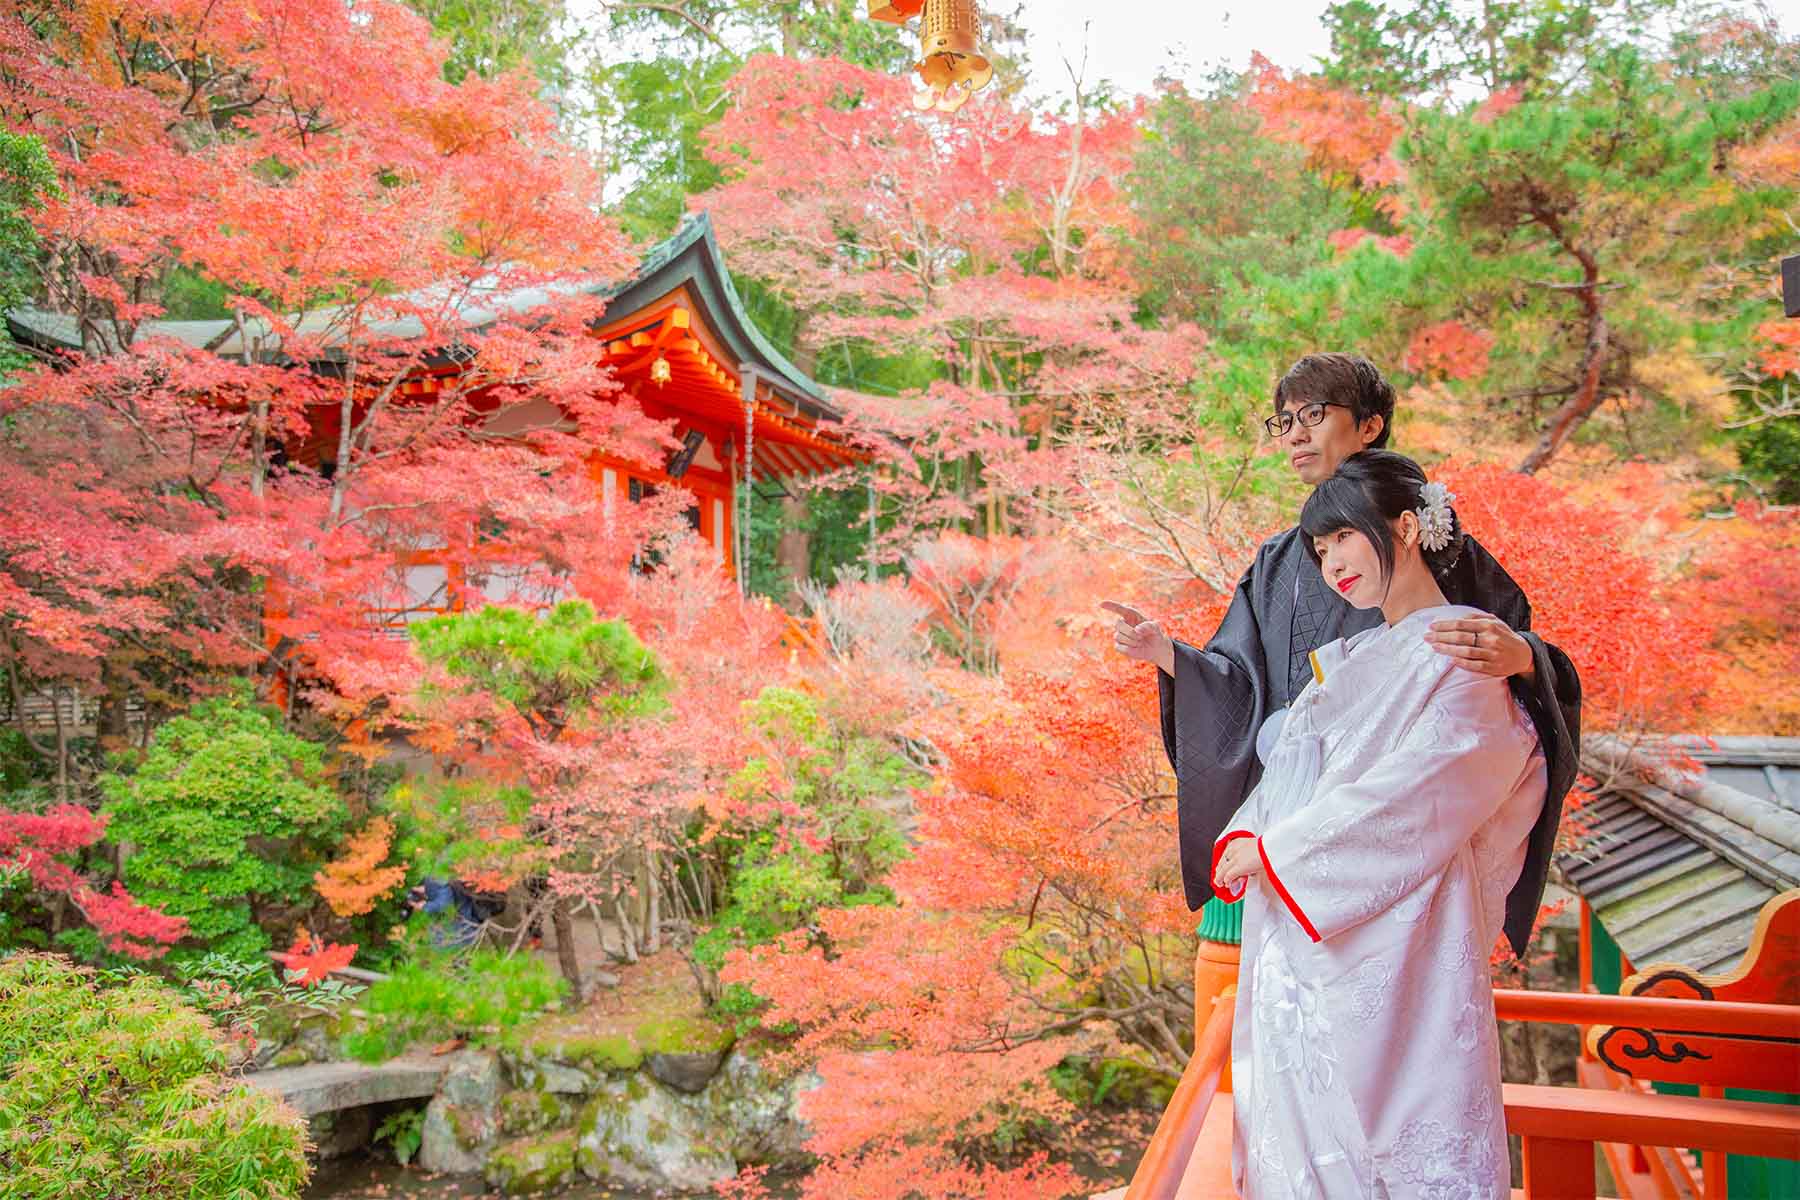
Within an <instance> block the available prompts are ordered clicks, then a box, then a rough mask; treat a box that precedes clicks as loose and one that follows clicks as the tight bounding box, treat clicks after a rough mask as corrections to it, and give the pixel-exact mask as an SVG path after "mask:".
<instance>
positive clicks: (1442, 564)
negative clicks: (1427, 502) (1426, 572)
mask: <svg viewBox="0 0 1800 1200" xmlns="http://www.w3.org/2000/svg"><path fill="white" fill-rule="evenodd" d="M1424 486H1425V470H1424V468H1422V467H1421V466H1419V464H1418V463H1416V462H1414V461H1413V460H1412V459H1410V458H1408V457H1406V455H1404V454H1395V453H1394V452H1393V451H1392V450H1359V451H1357V452H1356V453H1355V454H1352V455H1351V456H1350V457H1349V458H1346V459H1345V460H1344V461H1343V462H1342V463H1340V464H1338V469H1337V470H1336V471H1334V472H1332V475H1331V478H1329V479H1327V480H1325V482H1323V483H1321V484H1320V485H1319V486H1318V487H1317V488H1315V489H1314V490H1313V494H1312V495H1311V496H1309V497H1307V500H1306V505H1305V507H1303V508H1302V509H1301V510H1300V533H1301V535H1302V537H1303V539H1304V541H1305V543H1306V552H1307V554H1309V555H1311V556H1312V560H1313V565H1314V566H1317V565H1319V552H1318V550H1317V549H1316V548H1315V547H1314V545H1313V543H1314V541H1315V540H1316V539H1318V538H1322V537H1328V536H1329V535H1331V534H1334V533H1336V532H1337V531H1338V530H1340V529H1354V530H1355V531H1356V532H1358V533H1360V534H1362V535H1363V536H1364V537H1366V538H1368V539H1369V541H1370V543H1371V544H1372V545H1373V546H1374V547H1375V555H1376V557H1377V558H1378V559H1380V561H1381V572H1382V578H1383V579H1385V580H1388V581H1389V582H1391V581H1392V580H1393V578H1394V527H1393V525H1392V522H1394V521H1397V520H1399V519H1400V516H1401V514H1403V513H1406V512H1408V511H1412V510H1416V509H1417V508H1418V507H1419V505H1420V503H1421V501H1420V498H1419V490H1420V489H1421V488H1423V487H1424ZM1462 543H1463V528H1462V520H1461V519H1460V518H1459V517H1457V515H1456V510H1455V509H1454V508H1452V509H1451V510H1450V544H1449V545H1447V546H1445V547H1444V548H1443V549H1442V550H1422V551H1421V553H1422V554H1423V555H1424V558H1425V565H1426V566H1427V567H1429V568H1430V570H1431V573H1432V574H1433V575H1434V576H1436V577H1437V578H1439V579H1443V578H1445V577H1446V576H1448V575H1449V574H1450V568H1452V567H1454V566H1455V565H1456V560H1457V558H1458V557H1459V556H1460V555H1461V554H1462Z"/></svg>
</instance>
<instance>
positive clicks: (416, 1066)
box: [244, 1058, 446, 1117]
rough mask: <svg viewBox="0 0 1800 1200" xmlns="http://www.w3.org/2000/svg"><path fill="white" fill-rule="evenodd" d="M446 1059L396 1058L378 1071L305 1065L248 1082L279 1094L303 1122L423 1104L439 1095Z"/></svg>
mask: <svg viewBox="0 0 1800 1200" xmlns="http://www.w3.org/2000/svg"><path fill="white" fill-rule="evenodd" d="M445 1066H446V1063H445V1062H444V1060H442V1059H408V1058H397V1059H395V1060H394V1061H392V1062H386V1063H382V1064H381V1065H380V1066H370V1065H369V1064H367V1063H352V1062H334V1063H307V1064H306V1065H305V1066H299V1067H275V1068H272V1069H271V1070H267V1071H251V1072H250V1073H248V1074H246V1075H245V1076H244V1082H246V1083H252V1084H255V1085H256V1086H257V1087H261V1088H267V1089H268V1090H270V1091H272V1092H276V1093H278V1094H279V1095H280V1096H281V1098H282V1099H284V1100H286V1101H287V1102H288V1103H289V1104H290V1105H292V1106H293V1108H294V1110H295V1111H296V1112H298V1113H299V1114H300V1115H301V1116H303V1117H311V1116H316V1115H318V1114H319V1113H327V1112H337V1111H338V1110H340V1109H345V1108H360V1107H362V1106H363V1105H365V1104H383V1103H386V1102H387V1101H389V1100H423V1099H426V1098H428V1097H430V1096H432V1095H433V1094H435V1093H436V1092H437V1088H438V1083H439V1081H440V1080H442V1079H443V1077H444V1069H445Z"/></svg>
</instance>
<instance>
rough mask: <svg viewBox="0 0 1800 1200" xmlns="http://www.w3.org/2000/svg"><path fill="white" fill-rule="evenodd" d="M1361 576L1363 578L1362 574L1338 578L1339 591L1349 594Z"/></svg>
mask: <svg viewBox="0 0 1800 1200" xmlns="http://www.w3.org/2000/svg"><path fill="white" fill-rule="evenodd" d="M1361 578H1362V576H1361V575H1352V576H1350V577H1349V578H1348V579H1340V580H1338V585H1337V589H1338V591H1340V592H1342V593H1343V594H1344V595H1346V596H1348V595H1349V594H1350V589H1351V588H1353V587H1355V586H1356V581H1357V580H1359V579H1361Z"/></svg>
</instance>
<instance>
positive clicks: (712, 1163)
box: [575, 1075, 737, 1191]
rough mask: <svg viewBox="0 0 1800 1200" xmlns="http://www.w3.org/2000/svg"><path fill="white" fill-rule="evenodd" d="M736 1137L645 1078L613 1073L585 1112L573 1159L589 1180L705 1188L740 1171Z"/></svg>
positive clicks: (677, 1188)
mask: <svg viewBox="0 0 1800 1200" xmlns="http://www.w3.org/2000/svg"><path fill="white" fill-rule="evenodd" d="M731 1141H732V1134H731V1130H730V1129H728V1128H724V1127H721V1126H719V1125H717V1124H715V1123H713V1122H712V1121H710V1120H708V1116H707V1114H706V1113H705V1112H704V1111H703V1110H702V1109H701V1108H700V1107H699V1106H698V1105H695V1104H692V1103H690V1102H687V1101H686V1100H685V1099H684V1098H683V1097H679V1096H677V1095H676V1094H674V1093H672V1092H670V1091H667V1090H665V1089H664V1088H661V1087H658V1086H656V1085H655V1084H654V1083H649V1082H646V1081H645V1079H644V1077H643V1076H642V1075H632V1076H628V1077H626V1078H623V1079H620V1078H609V1079H608V1080H606V1082H605V1083H604V1084H603V1085H602V1086H601V1090H600V1091H599V1093H598V1094H596V1095H595V1097H594V1098H593V1099H592V1100H591V1101H589V1103H588V1105H587V1107H586V1108H584V1109H582V1112H581V1118H580V1120H579V1122H578V1123H577V1126H576V1150H575V1163H576V1166H578V1167H579V1168H580V1169H581V1172H582V1174H584V1175H586V1176H588V1177H589V1178H590V1179H596V1180H601V1181H606V1182H612V1183H619V1184H626V1185H629V1186H632V1187H643V1188H670V1189H674V1190H677V1191H699V1190H702V1189H705V1188H709V1187H711V1186H712V1185H713V1184H715V1183H718V1182H721V1181H723V1180H726V1179H730V1178H731V1177H732V1176H734V1175H736V1174H737V1162H736V1161H735V1160H734V1159H733V1158H732V1156H731Z"/></svg>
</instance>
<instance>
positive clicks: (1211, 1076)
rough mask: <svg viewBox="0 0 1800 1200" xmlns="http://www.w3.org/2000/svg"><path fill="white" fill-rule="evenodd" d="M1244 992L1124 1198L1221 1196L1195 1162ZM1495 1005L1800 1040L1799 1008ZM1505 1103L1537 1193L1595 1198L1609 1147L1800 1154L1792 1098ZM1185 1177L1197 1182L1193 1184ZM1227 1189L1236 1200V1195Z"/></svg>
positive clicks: (1209, 1039)
mask: <svg viewBox="0 0 1800 1200" xmlns="http://www.w3.org/2000/svg"><path fill="white" fill-rule="evenodd" d="M1234 999H1235V993H1234V992H1232V991H1228V992H1227V993H1226V994H1225V995H1223V996H1220V997H1219V998H1218V1000H1217V1001H1216V1002H1215V1003H1214V1007H1213V1011H1212V1013H1211V1014H1210V1016H1209V1018H1208V1020H1207V1022H1206V1025H1205V1028H1204V1031H1203V1032H1202V1033H1201V1035H1200V1038H1199V1040H1198V1042H1197V1043H1196V1045H1195V1047H1194V1056H1193V1059H1192V1060H1191V1061H1190V1062H1189V1064H1188V1068H1187V1070H1186V1072H1184V1073H1183V1075H1182V1078H1181V1083H1180V1084H1179V1085H1178V1086H1177V1088H1176V1090H1175V1094H1174V1096H1173V1097H1172V1098H1171V1099H1170V1101H1169V1106H1168V1109H1167V1110H1166V1111H1165V1112H1164V1113H1163V1118H1162V1120H1161V1122H1160V1123H1159V1124H1158V1125H1157V1128H1156V1133H1155V1135H1154V1136H1153V1137H1152V1138H1151V1141H1150V1146H1149V1149H1148V1150H1147V1151H1146V1152H1145V1155H1144V1159H1143V1161H1142V1163H1141V1164H1140V1165H1139V1167H1138V1169H1137V1172H1136V1174H1135V1175H1133V1177H1132V1181H1131V1187H1130V1189H1129V1190H1128V1191H1127V1192H1126V1194H1125V1195H1126V1200H1201V1197H1202V1196H1205V1197H1206V1198H1207V1200H1211V1197H1212V1196H1213V1194H1214V1193H1213V1191H1211V1190H1210V1189H1202V1190H1196V1189H1195V1188H1194V1186H1193V1184H1192V1178H1191V1176H1192V1174H1193V1173H1192V1172H1191V1171H1190V1164H1189V1160H1190V1158H1191V1157H1192V1156H1193V1153H1194V1149H1195V1146H1196V1144H1197V1143H1198V1142H1199V1138H1200V1131H1201V1128H1202V1126H1203V1125H1204V1124H1205V1121H1206V1115H1207V1112H1208V1110H1209V1109H1210V1108H1211V1107H1212V1105H1213V1101H1214V1098H1215V1096H1216V1095H1217V1093H1218V1087H1219V1080H1220V1076H1221V1074H1222V1073H1223V1071H1224V1069H1225V1064H1226V1061H1227V1059H1228V1057H1229V1054H1230V1048H1231V1017H1232V1008H1233V1001H1234ZM1494 1008H1495V1012H1496V1015H1497V1016H1498V1017H1499V1019H1500V1020H1503V1021H1537V1022H1551V1023H1559V1024H1568V1025H1580V1026H1629V1027H1632V1028H1635V1029H1642V1030H1646V1031H1650V1032H1653V1033H1657V1034H1662V1035H1665V1036H1679V1035H1684V1034H1685V1035H1689V1036H1695V1035H1714V1036H1717V1035H1730V1036H1735V1037H1742V1038H1751V1039H1766V1040H1767V1042H1768V1043H1769V1046H1770V1050H1771V1052H1772V1053H1791V1052H1792V1050H1791V1047H1792V1045H1793V1043H1794V1042H1795V1040H1796V1039H1800V1008H1797V1007H1794V1006H1790V1005H1784V1004H1749V1003H1732V1002H1725V1001H1711V1000H1680V999H1664V998H1660V997H1647V996H1602V995H1597V994H1592V993H1587V994H1580V993H1572V992H1531V991H1517V990H1512V989H1504V988H1496V989H1495V991H1494ZM1504 1099H1505V1104H1506V1127H1507V1129H1508V1131H1510V1132H1512V1133H1516V1134H1518V1135H1519V1137H1520V1140H1521V1142H1522V1143H1523V1148H1524V1175H1525V1178H1524V1184H1525V1187H1524V1192H1523V1195H1524V1196H1525V1197H1526V1198H1527V1200H1593V1197H1594V1195H1595V1188H1594V1162H1595V1158H1594V1152H1595V1146H1596V1145H1597V1144H1600V1143H1620V1144H1624V1145H1630V1146H1673V1147H1680V1148H1683V1149H1687V1150H1700V1151H1717V1152H1720V1153H1727V1154H1748V1155H1755V1156H1757V1157H1763V1158H1785V1159H1800V1108H1795V1107H1792V1106H1788V1105H1781V1104H1761V1103H1756V1102H1754V1101H1747V1100H1725V1099H1718V1098H1713V1097H1689V1096H1663V1095H1656V1094H1653V1093H1650V1092H1647V1091H1637V1090H1615V1089H1607V1088H1590V1087H1539V1086H1535V1085H1530V1084H1507V1085H1505V1089H1504ZM1220 1174H1222V1172H1215V1173H1214V1177H1215V1178H1216V1177H1218V1176H1219V1175H1220ZM1184 1176H1188V1177H1190V1178H1189V1184H1188V1186H1186V1187H1184V1186H1183V1179H1184ZM1217 1195H1218V1197H1219V1200H1229V1197H1230V1190H1229V1188H1228V1187H1227V1188H1226V1189H1225V1190H1224V1191H1222V1192H1218V1193H1217ZM1515 1195H1517V1193H1515ZM1706 1200H1723V1197H1717V1198H1714V1197H1711V1196H1708V1197H1706Z"/></svg>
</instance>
